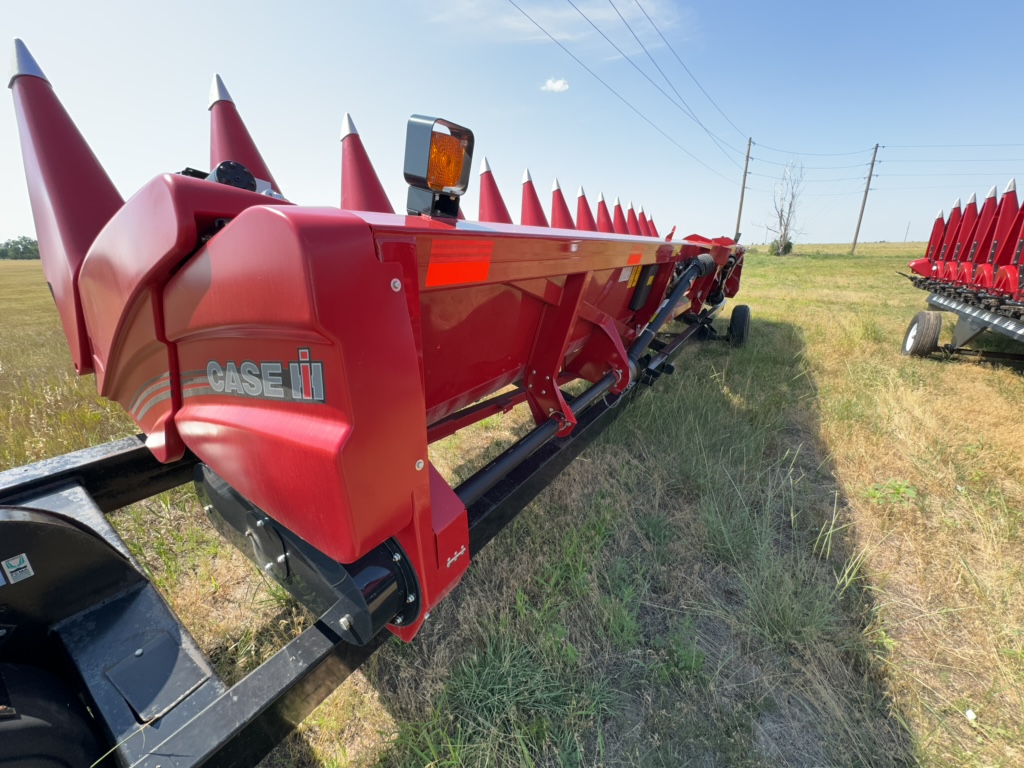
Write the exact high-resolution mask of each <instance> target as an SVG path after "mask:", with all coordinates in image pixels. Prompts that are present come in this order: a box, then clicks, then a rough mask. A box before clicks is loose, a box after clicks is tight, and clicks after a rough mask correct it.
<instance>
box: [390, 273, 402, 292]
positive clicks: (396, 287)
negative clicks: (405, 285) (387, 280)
mask: <svg viewBox="0 0 1024 768" xmlns="http://www.w3.org/2000/svg"><path fill="white" fill-rule="evenodd" d="M391 290H392V291H394V292H395V293H398V292H399V291H400V290H402V281H401V280H399V279H398V278H397V277H396V278H395V279H394V280H392V281H391Z"/></svg>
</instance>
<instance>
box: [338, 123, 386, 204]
mask: <svg viewBox="0 0 1024 768" xmlns="http://www.w3.org/2000/svg"><path fill="white" fill-rule="evenodd" d="M341 207H342V208H343V209H344V210H346V211H377V212H379V213H394V212H395V209H394V208H392V207H391V202H390V201H389V200H388V196H387V195H386V194H385V193H384V187H383V185H381V183H380V179H379V178H377V172H376V171H375V170H374V169H373V163H371V162H370V158H369V156H368V155H367V154H366V150H365V149H364V148H363V140H362V139H361V138H359V134H358V133H350V134H349V135H348V136H346V137H345V138H343V139H342V140H341Z"/></svg>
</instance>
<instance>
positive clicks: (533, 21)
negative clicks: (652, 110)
mask: <svg viewBox="0 0 1024 768" xmlns="http://www.w3.org/2000/svg"><path fill="white" fill-rule="evenodd" d="M508 2H509V3H510V4H511V5H512V7H513V8H515V9H516V10H517V11H519V12H520V13H521V14H523V16H525V17H526V18H527V19H529V20H530V21H531V22H532V23H533V25H534V26H535V27H537V29H539V30H540V31H541V32H543V33H544V34H545V35H547V37H548V39H549V40H551V42H553V43H554V44H555V45H557V46H558V47H559V48H561V49H562V50H563V51H565V52H566V53H567V54H569V56H571V57H572V59H573V61H575V62H576V63H577V64H579V65H580V66H581V67H583V68H584V69H585V70H587V72H589V73H590V75H591V76H593V78H594V79H595V80H597V81H598V82H599V83H601V85H603V86H604V87H605V88H607V89H608V90H609V91H611V92H612V94H613V95H614V96H615V98H617V99H618V100H619V101H621V102H622V103H623V104H625V105H626V106H627V107H629V108H630V109H631V110H633V111H634V112H635V113H636V114H637V116H639V117H640V118H641V119H642V120H643V121H644V122H645V123H647V124H648V125H650V126H651V127H652V128H653V129H654V130H656V131H657V132H658V133H660V134H661V135H662V136H664V137H665V138H666V139H668V140H669V141H670V142H672V143H673V144H675V145H676V147H678V148H679V149H681V150H682V151H683V152H684V153H685V154H687V155H689V156H690V157H691V158H692V159H693V160H694V161H695V162H697V163H698V164H699V165H702V166H704V167H705V168H707V169H708V170H709V171H711V172H712V173H713V174H715V175H716V176H718V177H720V178H723V179H725V180H726V181H728V182H729V183H730V184H735V185H736V186H739V182H737V181H735V180H734V179H730V178H729V177H728V176H726V175H724V174H722V173H719V172H718V171H716V170H715V169H714V168H712V167H711V166H710V165H708V164H707V163H705V162H704V161H703V160H701V159H700V158H699V157H697V156H696V155H695V154H693V153H692V152H691V151H690V150H688V149H687V148H686V147H684V146H683V145H682V144H680V143H679V142H678V141H676V140H675V139H673V138H672V137H671V136H669V135H668V134H667V133H665V131H663V130H662V129H661V128H659V127H658V126H657V125H655V123H654V122H652V121H651V119H650V118H649V117H647V115H645V114H644V113H643V112H641V111H640V110H639V109H637V108H636V107H634V106H633V105H632V104H631V103H630V102H629V101H627V100H626V98H625V97H624V96H622V94H620V93H619V92H618V91H616V90H615V89H614V88H612V87H611V86H610V85H608V83H606V82H605V81H604V80H602V79H601V77H600V76H599V75H598V74H597V73H596V72H594V70H592V69H591V68H590V67H588V66H587V65H586V64H584V63H583V62H582V61H580V59H579V58H578V57H577V56H576V54H574V53H573V52H572V51H570V50H569V49H568V48H566V47H565V46H564V45H562V43H560V42H559V41H558V40H556V39H555V37H554V36H553V35H552V34H551V33H550V32H548V31H547V30H546V29H544V27H542V26H541V25H540V23H538V22H537V21H536V20H535V19H534V18H533V17H532V16H531V15H530V14H528V13H527V12H526V11H524V10H523V9H522V8H520V7H519V6H518V5H516V3H515V0H508Z"/></svg>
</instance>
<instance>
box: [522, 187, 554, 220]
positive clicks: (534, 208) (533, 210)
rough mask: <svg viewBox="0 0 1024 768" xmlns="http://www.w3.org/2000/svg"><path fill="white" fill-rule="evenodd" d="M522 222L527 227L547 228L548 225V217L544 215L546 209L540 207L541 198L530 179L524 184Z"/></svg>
mask: <svg viewBox="0 0 1024 768" xmlns="http://www.w3.org/2000/svg"><path fill="white" fill-rule="evenodd" d="M521 220H522V223H523V225H524V226H527V227H546V226H547V225H548V219H547V216H545V215H544V209H543V208H542V207H541V205H540V198H539V197H537V190H536V189H534V187H533V182H532V181H531V180H529V179H527V180H526V181H524V182H523V204H522V211H521Z"/></svg>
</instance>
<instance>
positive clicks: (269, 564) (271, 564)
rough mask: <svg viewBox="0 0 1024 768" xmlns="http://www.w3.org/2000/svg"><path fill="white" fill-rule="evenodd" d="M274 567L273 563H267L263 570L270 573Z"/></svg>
mask: <svg viewBox="0 0 1024 768" xmlns="http://www.w3.org/2000/svg"><path fill="white" fill-rule="evenodd" d="M273 567H274V564H273V563H267V564H266V565H264V566H263V570H264V571H269V570H270V569H271V568H273Z"/></svg>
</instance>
